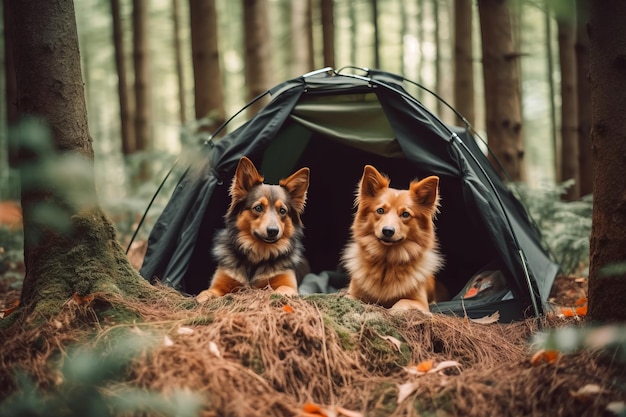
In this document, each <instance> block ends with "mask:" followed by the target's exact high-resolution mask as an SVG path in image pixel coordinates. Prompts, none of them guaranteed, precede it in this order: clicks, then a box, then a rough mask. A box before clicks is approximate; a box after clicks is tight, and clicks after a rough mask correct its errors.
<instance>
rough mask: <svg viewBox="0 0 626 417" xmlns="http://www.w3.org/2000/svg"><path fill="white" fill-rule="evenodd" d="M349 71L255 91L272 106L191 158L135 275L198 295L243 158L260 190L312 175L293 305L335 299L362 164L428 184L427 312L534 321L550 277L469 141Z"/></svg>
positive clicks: (548, 263) (525, 221) (507, 196)
mask: <svg viewBox="0 0 626 417" xmlns="http://www.w3.org/2000/svg"><path fill="white" fill-rule="evenodd" d="M352 69H354V68H352ZM358 71H361V72H362V73H363V74H364V75H357V74H356V72H358ZM358 71H353V72H351V73H347V72H346V71H344V69H342V70H338V71H335V70H333V69H331V68H324V69H321V70H318V71H314V72H311V73H309V74H305V75H303V76H301V77H297V78H294V79H291V80H287V81H285V82H283V83H281V84H279V85H277V86H275V87H274V88H272V89H270V90H268V92H267V93H266V94H269V95H270V96H271V101H270V102H269V103H268V104H267V105H266V106H265V107H264V108H263V109H261V110H260V111H259V112H258V113H257V114H256V115H254V116H253V117H252V118H251V119H249V120H248V121H246V122H245V123H244V124H242V125H241V126H240V127H238V128H237V129H235V130H233V131H232V132H230V133H229V134H227V135H225V136H224V137H222V138H219V139H215V138H216V136H215V135H214V136H213V137H212V138H211V139H209V140H207V141H205V142H204V143H203V144H202V145H201V146H200V149H194V153H195V155H196V156H197V158H196V160H195V162H193V163H190V165H189V167H188V168H187V169H186V170H185V172H184V174H183V175H182V177H181V178H180V179H179V181H178V183H177V186H176V188H175V190H174V192H173V194H172V195H171V197H170V199H169V200H168V203H167V205H166V206H165V209H164V210H163V212H162V213H161V214H160V216H159V218H158V219H157V221H156V223H155V225H154V227H153V228H152V230H151V232H150V235H149V238H148V249H147V253H146V256H145V259H144V262H143V265H142V267H141V270H140V273H141V275H142V276H143V277H144V278H145V279H148V280H154V279H158V280H160V281H161V282H162V283H165V284H166V285H169V286H171V287H173V288H175V289H177V290H179V291H181V292H183V293H186V294H192V295H193V294H197V293H198V292H200V291H201V290H203V289H205V288H207V286H208V284H209V280H210V278H211V276H212V274H213V271H214V269H215V262H214V260H213V259H212V256H211V255H210V253H211V246H212V239H213V236H214V233H215V231H216V230H217V229H219V228H221V227H223V224H224V222H223V216H224V214H225V212H226V209H227V207H228V204H229V201H230V200H229V196H228V188H229V185H230V182H231V178H232V177H233V174H234V171H235V168H236V166H237V163H238V161H239V159H240V158H241V157H242V156H244V155H245V156H247V157H249V158H250V159H251V160H252V161H253V162H254V163H255V165H256V166H257V167H259V169H260V171H261V173H262V174H263V175H264V176H265V179H266V182H269V183H274V184H276V183H277V181H278V180H279V179H280V178H284V177H286V176H287V175H289V174H290V173H292V172H294V171H295V170H296V169H298V168H300V167H304V166H307V167H309V168H310V169H311V182H310V187H309V191H308V200H307V207H306V210H305V213H304V215H303V222H304V226H305V238H304V247H305V256H306V258H307V259H308V261H309V264H310V267H311V272H312V273H311V274H309V275H307V276H305V278H304V280H303V281H302V282H301V285H300V293H301V294H303V295H306V294H309V293H311V292H322V293H326V292H332V291H336V290H338V289H341V288H342V287H343V286H346V285H347V281H346V277H345V275H344V274H342V273H341V271H339V269H338V268H339V258H340V256H341V251H342V248H343V246H344V245H345V243H346V241H347V240H348V237H349V229H350V224H351V221H352V216H353V212H354V210H353V201H354V192H355V187H356V185H357V183H358V181H359V179H360V176H361V174H362V172H363V166H364V165H366V164H371V165H373V166H375V167H376V168H377V169H378V170H379V171H381V172H383V173H385V174H387V175H389V177H390V178H391V180H392V184H391V185H392V187H395V188H406V187H407V186H408V184H409V182H410V181H411V180H412V179H415V178H424V177H426V176H429V175H437V176H439V178H440V196H441V206H440V213H439V214H438V216H437V219H436V231H437V235H438V238H439V243H440V250H441V253H442V254H443V255H444V257H445V266H444V268H443V269H442V270H441V272H440V273H439V274H438V276H437V278H438V279H439V280H440V281H441V282H442V283H443V284H444V285H445V286H446V287H447V289H448V291H449V293H450V295H451V299H450V300H449V301H444V302H439V303H437V304H435V305H431V311H433V312H438V313H444V314H455V315H461V316H464V315H467V316H469V317H470V318H478V317H483V316H486V315H489V314H493V313H495V312H496V311H497V312H499V315H500V321H502V322H510V321H514V320H520V319H524V318H526V317H530V316H539V315H541V314H543V312H544V311H545V308H546V306H547V304H546V302H547V299H548V295H549V292H550V289H551V287H552V284H553V282H554V279H555V277H556V274H557V272H558V269H559V268H558V265H557V264H556V263H554V262H553V261H552V260H551V259H550V257H549V256H548V254H547V252H546V251H545V250H544V249H543V248H542V245H541V241H540V234H539V231H538V230H537V228H536V227H535V226H534V223H533V222H532V221H531V219H530V218H529V215H528V213H527V212H526V210H525V208H524V206H523V205H522V204H521V202H520V201H519V200H518V199H516V197H515V196H514V194H513V193H512V192H511V191H510V190H509V189H508V188H507V186H506V185H505V183H504V182H503V181H502V180H501V179H500V177H499V176H498V174H497V172H496V170H495V169H494V168H493V167H492V165H491V164H490V162H489V161H488V159H487V157H486V156H485V154H484V152H483V151H482V149H481V147H480V146H478V144H477V142H476V139H475V137H474V136H473V135H472V133H471V130H470V129H469V128H459V127H455V126H450V125H447V124H446V123H444V122H443V121H441V120H440V119H439V118H438V117H437V116H435V115H434V114H433V113H432V112H430V111H429V110H428V109H427V108H425V106H424V105H423V104H422V103H421V102H420V101H418V100H417V99H416V98H414V97H413V96H412V95H410V94H409V93H408V91H407V89H405V87H406V86H407V84H406V83H407V82H410V81H408V80H406V79H404V78H402V77H400V76H398V75H395V74H391V73H387V72H383V71H379V70H371V69H358ZM260 97H261V96H259V97H257V99H259V98H260ZM251 103H252V102H251ZM251 103H249V104H248V106H249V105H250V104H251ZM248 106H246V107H248ZM246 107H244V109H245V108H246ZM244 109H242V111H243V110H244ZM239 113H241V111H240V112H239ZM233 117H234V116H233ZM231 120H232V118H231ZM226 123H228V122H226ZM225 125H226V124H225ZM223 127H224V126H222V128H223ZM222 128H220V129H218V132H219V131H220V130H222ZM218 132H216V133H218ZM485 280H486V281H487V285H485ZM478 281H480V283H478V284H477V282H478ZM472 288H473V290H472ZM478 290H483V291H479V292H478V293H477V294H476V295H474V294H475V293H476V292H477V291H478ZM470 294H471V295H472V296H470Z"/></svg>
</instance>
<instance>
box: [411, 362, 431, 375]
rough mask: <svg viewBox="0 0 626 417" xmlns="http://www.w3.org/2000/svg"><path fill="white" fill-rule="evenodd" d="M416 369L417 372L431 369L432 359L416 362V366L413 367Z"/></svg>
mask: <svg viewBox="0 0 626 417" xmlns="http://www.w3.org/2000/svg"><path fill="white" fill-rule="evenodd" d="M415 368H416V369H417V372H424V373H426V372H428V371H430V370H431V369H433V360H432V359H429V360H426V361H421V362H420V363H418V364H417V366H416V367H415Z"/></svg>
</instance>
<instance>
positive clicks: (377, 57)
mask: <svg viewBox="0 0 626 417" xmlns="http://www.w3.org/2000/svg"><path fill="white" fill-rule="evenodd" d="M371 2H372V24H373V25H374V41H373V42H372V44H373V45H374V68H380V29H379V27H378V0H371Z"/></svg>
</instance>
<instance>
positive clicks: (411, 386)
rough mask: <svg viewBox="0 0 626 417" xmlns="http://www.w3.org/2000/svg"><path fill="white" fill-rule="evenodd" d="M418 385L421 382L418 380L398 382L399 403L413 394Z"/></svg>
mask: <svg viewBox="0 0 626 417" xmlns="http://www.w3.org/2000/svg"><path fill="white" fill-rule="evenodd" d="M418 386H419V384H418V383H417V382H406V383H404V384H398V404H400V403H401V402H402V401H404V400H406V399H407V397H408V396H409V395H411V394H413V393H414V392H415V390H417V387H418Z"/></svg>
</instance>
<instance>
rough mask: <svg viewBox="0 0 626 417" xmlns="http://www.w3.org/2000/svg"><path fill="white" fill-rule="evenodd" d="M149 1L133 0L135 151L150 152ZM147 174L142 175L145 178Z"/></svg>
mask: <svg viewBox="0 0 626 417" xmlns="http://www.w3.org/2000/svg"><path fill="white" fill-rule="evenodd" d="M148 39H149V36H148V0H133V63H134V68H135V151H145V150H148V148H149V146H150V142H151V141H150V138H151V126H150V124H151V120H150V115H151V105H150V103H151V100H150V46H149V43H148ZM145 174H146V172H143V173H142V174H141V177H142V178H140V179H145V178H143V175H145Z"/></svg>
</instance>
